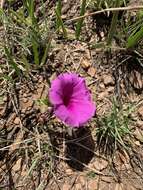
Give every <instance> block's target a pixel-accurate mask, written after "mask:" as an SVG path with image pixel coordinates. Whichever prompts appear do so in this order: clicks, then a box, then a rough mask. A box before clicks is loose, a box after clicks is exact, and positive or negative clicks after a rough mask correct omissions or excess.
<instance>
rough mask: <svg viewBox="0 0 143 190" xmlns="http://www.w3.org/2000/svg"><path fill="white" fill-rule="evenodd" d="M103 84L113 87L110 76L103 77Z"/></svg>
mask: <svg viewBox="0 0 143 190" xmlns="http://www.w3.org/2000/svg"><path fill="white" fill-rule="evenodd" d="M103 82H104V84H105V86H113V85H114V81H113V78H112V77H111V76H110V75H104V76H103Z"/></svg>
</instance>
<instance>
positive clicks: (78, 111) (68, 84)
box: [49, 73, 96, 127]
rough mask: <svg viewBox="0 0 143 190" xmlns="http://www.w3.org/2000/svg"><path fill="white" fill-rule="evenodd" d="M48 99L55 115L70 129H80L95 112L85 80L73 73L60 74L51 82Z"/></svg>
mask: <svg viewBox="0 0 143 190" xmlns="http://www.w3.org/2000/svg"><path fill="white" fill-rule="evenodd" d="M49 98H50V101H51V103H52V104H53V105H54V113H55V115H56V116H57V117H58V118H59V119H60V120H61V121H63V122H64V123H65V124H67V125H69V126H71V127H82V126H83V124H85V123H86V122H87V121H88V120H89V119H90V118H91V117H92V116H93V115H94V114H95V111H96V108H95V105H94V104H93V102H92V100H91V95H90V92H89V90H88V88H87V87H86V84H85V80H84V79H83V78H82V77H79V76H78V75H77V74H74V73H70V74H69V73H64V74H60V75H59V76H58V77H57V78H56V79H55V80H53V81H52V84H51V88H50V92H49Z"/></svg>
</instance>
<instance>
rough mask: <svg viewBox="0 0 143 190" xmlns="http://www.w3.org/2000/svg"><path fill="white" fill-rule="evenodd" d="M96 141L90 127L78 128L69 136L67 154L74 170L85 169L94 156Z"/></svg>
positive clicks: (69, 163) (68, 161)
mask: <svg viewBox="0 0 143 190" xmlns="http://www.w3.org/2000/svg"><path fill="white" fill-rule="evenodd" d="M94 149H95V142H94V140H93V138H92V135H91V131H90V130H89V129H88V128H81V129H78V130H77V131H76V132H75V133H74V135H72V137H69V136H68V137H67V140H66V150H65V156H66V159H67V161H66V162H67V164H68V165H69V166H70V167H71V168H72V169H74V170H78V171H83V169H84V167H85V166H86V165H87V164H88V163H89V162H90V161H91V159H92V158H93V156H94Z"/></svg>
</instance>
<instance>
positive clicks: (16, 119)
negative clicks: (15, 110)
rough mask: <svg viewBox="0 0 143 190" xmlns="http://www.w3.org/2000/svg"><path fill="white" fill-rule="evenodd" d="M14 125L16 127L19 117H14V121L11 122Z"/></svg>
mask: <svg viewBox="0 0 143 190" xmlns="http://www.w3.org/2000/svg"><path fill="white" fill-rule="evenodd" d="M13 123H14V124H16V125H18V124H19V123H20V119H19V117H16V118H15V120H14V121H13Z"/></svg>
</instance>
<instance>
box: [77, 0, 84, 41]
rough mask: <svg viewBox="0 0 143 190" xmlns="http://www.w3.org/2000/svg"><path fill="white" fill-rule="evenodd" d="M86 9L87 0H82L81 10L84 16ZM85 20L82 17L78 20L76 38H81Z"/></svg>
mask: <svg viewBox="0 0 143 190" xmlns="http://www.w3.org/2000/svg"><path fill="white" fill-rule="evenodd" d="M85 10H86V0H82V5H81V10H80V16H83V15H84V14H85ZM83 21H84V18H81V19H80V20H79V21H78V22H77V25H76V31H75V36H76V39H79V36H80V33H81V28H82V24H83Z"/></svg>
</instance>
